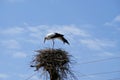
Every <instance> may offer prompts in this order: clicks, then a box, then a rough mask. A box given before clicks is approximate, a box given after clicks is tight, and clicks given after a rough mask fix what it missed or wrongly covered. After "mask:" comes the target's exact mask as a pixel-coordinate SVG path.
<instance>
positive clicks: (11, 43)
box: [1, 40, 21, 49]
mask: <svg viewBox="0 0 120 80" xmlns="http://www.w3.org/2000/svg"><path fill="white" fill-rule="evenodd" d="M1 45H2V46H3V47H5V48H8V49H19V48H20V47H21V46H20V44H19V42H18V41H16V40H4V41H1Z"/></svg>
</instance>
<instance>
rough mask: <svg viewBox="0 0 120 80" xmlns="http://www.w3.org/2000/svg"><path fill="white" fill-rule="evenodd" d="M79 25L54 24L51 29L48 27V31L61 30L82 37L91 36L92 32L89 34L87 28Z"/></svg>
mask: <svg viewBox="0 0 120 80" xmlns="http://www.w3.org/2000/svg"><path fill="white" fill-rule="evenodd" d="M78 27H79V26H78ZM78 27H77V26H74V25H54V26H52V27H51V28H50V29H48V30H47V32H60V33H65V34H71V35H79V36H81V37H88V36H90V34H88V33H87V32H86V31H85V30H83V29H81V28H80V27H79V28H78Z"/></svg>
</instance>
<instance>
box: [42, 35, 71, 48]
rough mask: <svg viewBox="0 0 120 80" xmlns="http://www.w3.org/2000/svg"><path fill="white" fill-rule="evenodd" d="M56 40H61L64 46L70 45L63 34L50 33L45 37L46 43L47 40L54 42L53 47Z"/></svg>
mask: <svg viewBox="0 0 120 80" xmlns="http://www.w3.org/2000/svg"><path fill="white" fill-rule="evenodd" d="M54 39H59V40H61V41H62V42H63V43H64V44H65V43H67V44H68V45H69V42H68V41H67V40H66V39H65V38H64V35H63V34H60V33H49V34H47V35H46V36H45V38H44V43H45V41H46V40H52V42H53V47H54V43H55V42H54Z"/></svg>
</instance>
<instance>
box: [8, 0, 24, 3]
mask: <svg viewBox="0 0 120 80" xmlns="http://www.w3.org/2000/svg"><path fill="white" fill-rule="evenodd" d="M6 1H8V2H11V3H15V2H23V1H25V0H6Z"/></svg>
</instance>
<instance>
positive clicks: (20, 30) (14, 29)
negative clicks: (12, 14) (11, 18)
mask: <svg viewBox="0 0 120 80" xmlns="http://www.w3.org/2000/svg"><path fill="white" fill-rule="evenodd" d="M24 31H25V29H24V28H21V27H12V28H8V29H4V30H3V29H1V30H0V34H2V35H17V34H21V33H24Z"/></svg>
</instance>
